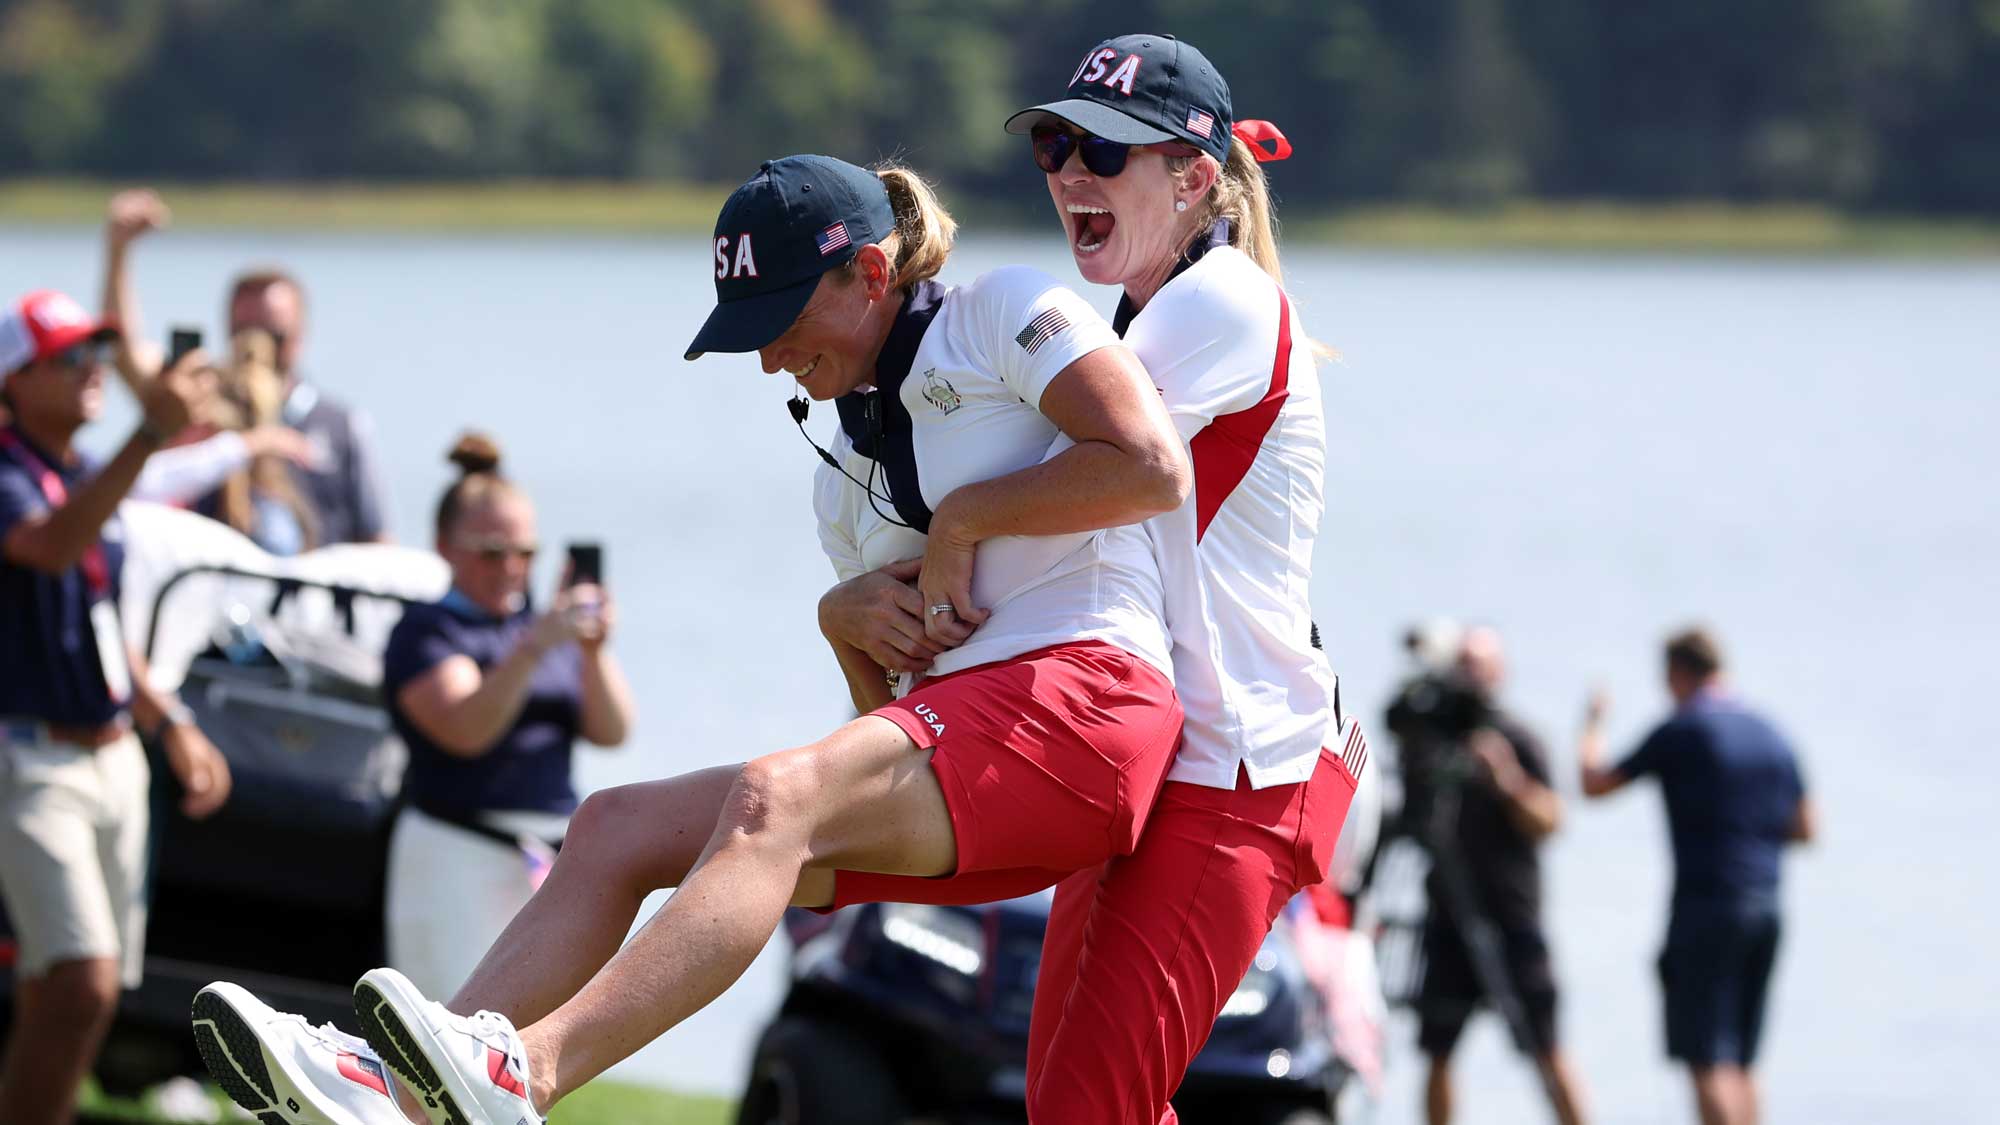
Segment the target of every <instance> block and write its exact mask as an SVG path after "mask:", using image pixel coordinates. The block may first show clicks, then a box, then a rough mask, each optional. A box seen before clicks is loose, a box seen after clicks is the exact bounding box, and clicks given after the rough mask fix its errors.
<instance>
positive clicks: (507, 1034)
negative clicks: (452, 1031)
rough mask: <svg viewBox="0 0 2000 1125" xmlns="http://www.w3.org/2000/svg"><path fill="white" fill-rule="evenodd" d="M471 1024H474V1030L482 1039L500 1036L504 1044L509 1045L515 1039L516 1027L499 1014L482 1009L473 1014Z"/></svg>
mask: <svg viewBox="0 0 2000 1125" xmlns="http://www.w3.org/2000/svg"><path fill="white" fill-rule="evenodd" d="M469 1022H470V1023H471V1024H472V1030H473V1031H474V1032H476V1033H477V1034H479V1035H480V1036H482V1037H484V1036H489V1035H493V1036H498V1037H499V1038H500V1041H501V1042H503V1043H509V1042H510V1041H511V1040H512V1039H513V1038H514V1035H513V1031H514V1025H513V1024H512V1023H509V1022H508V1020H507V1017H506V1016H503V1015H501V1014H500V1013H498V1012H489V1011H487V1010H486V1009H484V1008H482V1009H480V1010H479V1011H477V1012H474V1013H472V1018H471V1020H470V1021H469ZM510 1045H511V1043H510Z"/></svg>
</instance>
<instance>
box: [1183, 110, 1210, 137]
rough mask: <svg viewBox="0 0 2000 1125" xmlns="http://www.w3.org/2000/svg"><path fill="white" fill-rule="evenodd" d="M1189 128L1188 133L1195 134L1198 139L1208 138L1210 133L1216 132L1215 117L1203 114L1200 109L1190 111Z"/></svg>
mask: <svg viewBox="0 0 2000 1125" xmlns="http://www.w3.org/2000/svg"><path fill="white" fill-rule="evenodd" d="M1187 127H1188V132H1190V133H1193V134H1194V135H1195V136H1197V137H1202V138H1206V137H1207V136H1208V135H1209V134H1210V133H1212V132H1214V131H1215V115H1213V114H1209V113H1203V112H1202V111H1201V110H1198V109H1190V110H1188V124H1187Z"/></svg>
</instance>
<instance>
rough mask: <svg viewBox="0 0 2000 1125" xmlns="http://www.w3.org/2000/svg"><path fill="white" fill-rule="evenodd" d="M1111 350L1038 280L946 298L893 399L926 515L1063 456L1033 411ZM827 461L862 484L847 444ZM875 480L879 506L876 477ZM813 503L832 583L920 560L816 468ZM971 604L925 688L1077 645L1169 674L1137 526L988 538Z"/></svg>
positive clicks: (1095, 326) (1071, 303)
mask: <svg viewBox="0 0 2000 1125" xmlns="http://www.w3.org/2000/svg"><path fill="white" fill-rule="evenodd" d="M1118 345H1119V340H1118V335H1117V333H1115V332H1113V331H1112V330H1111V326H1110V325H1109V324H1107V323H1105V321H1104V318H1103V317H1102V316H1100V315H1098V313H1097V311H1096V310H1095V309H1093V308H1091V307H1090V305H1089V304H1087V303H1086V302H1085V301H1084V300H1083V298H1081V297H1079V296H1077V295H1076V294H1075V293H1073V292H1071V291H1070V290H1068V289H1065V288H1064V287H1063V286H1062V285H1061V284H1059V283H1058V282H1057V281H1056V280H1055V279H1054V278H1052V277H1049V276H1048V275H1047V274H1044V273H1042V272H1040V271H1038V270H1032V269H1026V268H1019V267H1010V268H1006V269H999V270H994V271H993V272H991V273H987V274H984V275H982V276H980V277H979V278H978V279H976V280H974V281H972V282H971V283H969V284H967V285H963V286H960V287H958V288H956V289H952V290H949V291H947V293H946V294H945V297H944V300H943V302H942V305H941V307H940V308H939V309H938V312H937V315H936V317H935V319H933V320H932V321H931V324H930V327H929V329H928V330H926V331H925V333H924V336H923V340H922V342H921V343H920V344H919V345H918V347H917V351H916V356H915V359H914V360H913V361H912V363H911V365H910V372H909V375H908V376H907V377H905V378H904V380H903V382H902V386H901V389H900V398H901V400H902V404H903V406H904V407H905V408H906V409H907V410H908V411H909V413H910V419H911V446H912V449H913V451H914V453H915V456H916V463H917V476H918V481H919V483H920V485H921V489H922V492H923V499H924V503H925V505H926V506H928V507H930V508H932V509H933V510H935V509H936V507H937V505H938V504H939V503H940V502H942V501H943V499H944V498H945V497H946V496H947V495H949V494H950V493H951V492H952V491H953V490H955V489H957V488H959V487H961V486H963V485H967V484H971V483H974V482H977V481H983V480H991V479H993V478H994V477H1000V476H1005V475H1006V474H1008V473H1012V472H1015V471H1017V470H1020V469H1024V468H1027V467H1028V466H1030V465H1035V464H1038V463H1040V462H1042V461H1044V460H1047V459H1048V458H1050V457H1052V456H1054V455H1056V454H1057V453H1060V452H1061V451H1062V450H1064V449H1067V448H1068V447H1069V445H1070V444H1071V442H1070V441H1069V440H1068V439H1067V438H1064V437H1063V435H1062V432H1061V431H1060V430H1058V429H1057V428H1056V426H1055V424H1054V423H1053V422H1051V421H1049V419H1048V418H1047V417H1046V416H1044V415H1043V414H1042V413H1041V411H1040V409H1039V406H1040V403H1041V398H1042V392H1043V391H1045V390H1047V389H1048V385H1049V384H1050V383H1051V382H1052V381H1054V379H1055V377H1056V376H1057V375H1059V374H1061V373H1062V371H1063V369H1064V368H1066V367H1068V366H1069V365H1070V364H1071V363H1073V362H1075V361H1076V360H1078V359H1080V358H1082V357H1083V356H1085V355H1088V354H1090V353H1091V352H1094V351H1096V350H1098V349H1099V348H1105V347H1114V346H1118ZM832 452H833V454H834V456H835V457H836V458H837V459H838V460H840V461H841V463H842V465H843V467H845V468H846V469H847V471H848V472H850V473H852V474H854V476H855V477H856V478H858V479H860V480H864V481H865V480H868V479H870V478H869V469H870V467H871V466H870V464H869V459H868V458H866V457H863V456H861V455H860V454H858V453H856V452H855V450H854V446H853V443H852V442H850V441H849V440H848V438H847V435H846V434H845V433H844V432H842V433H840V434H838V435H837V436H836V438H835V441H834V445H833V450H832ZM874 479H875V481H876V482H877V484H876V488H877V490H878V491H881V492H884V493H885V494H886V491H887V490H886V489H885V488H884V487H883V485H882V483H881V482H882V480H883V474H881V473H879V472H878V473H877V474H876V475H875V477H874ZM813 498H814V509H815V512H816V514H817V515H818V517H819V534H820V543H821V545H822V546H823V547H824V548H825V549H826V552H827V557H828V559H830V560H831V561H832V562H833V566H834V572H835V574H837V575H838V576H839V577H840V578H841V580H843V581H845V580H846V579H849V578H852V577H854V576H855V575H857V574H860V573H862V572H864V571H867V570H871V569H874V568H875V567H879V566H882V565H884V564H886V563H889V562H893V561H895V560H897V559H903V558H911V557H914V556H917V555H921V554H922V553H923V547H924V537H923V536H921V535H919V534H918V533H916V532H914V531H911V530H909V529H907V528H902V527H897V526H895V525H894V524H891V523H889V522H888V521H887V520H886V519H884V518H883V516H882V514H881V513H878V512H877V511H876V510H875V509H874V507H873V506H871V505H870V503H869V498H868V496H867V494H866V493H864V492H863V491H862V489H861V487H860V486H859V485H857V484H855V483H854V482H853V481H849V480H848V479H846V478H845V477H843V476H841V475H840V474H839V473H837V472H835V471H834V470H833V469H832V468H831V467H830V466H826V465H821V466H820V469H819V471H818V474H817V476H816V477H815V479H814V489H813ZM879 504H880V507H881V509H882V512H886V513H889V514H891V515H893V514H895V512H894V509H893V508H891V507H890V506H889V505H888V503H887V502H879ZM972 598H973V601H974V602H975V603H977V604H978V606H979V607H980V608H982V609H985V610H987V611H988V612H989V613H990V614H991V616H990V617H988V618H987V620H986V623H985V624H983V625H981V626H979V628H978V629H977V630H975V631H974V632H973V634H972V636H971V638H970V639H968V640H967V641H966V642H965V643H964V644H963V645H960V646H959V647H957V648H955V649H952V650H951V651H949V652H946V653H944V654H943V655H942V656H940V657H938V659H937V660H936V661H935V662H933V664H932V666H931V671H930V674H931V675H944V674H946V673H948V672H955V671H958V670H960V669H963V668H970V667H973V666H975V665H979V664H989V663H992V662H994V661H998V660H1006V659H1009V658H1011V657H1015V656H1019V655H1020V654H1022V653H1024V652H1029V651H1032V650H1034V649H1038V648H1042V647H1045V646H1048V645H1053V644H1061V643H1064V642H1069V641H1079V640H1098V641H1103V642H1105V643H1107V644H1112V645H1116V646H1118V647H1120V648H1123V649H1125V650H1127V651H1128V652H1131V653H1133V654H1134V655H1136V656H1138V657H1140V658H1141V659H1143V660H1145V661H1146V662H1147V663H1149V664H1152V665H1153V666H1154V667H1156V668H1158V669H1159V670H1160V671H1161V672H1163V673H1165V674H1166V675H1168V676H1172V675H1173V657H1172V655H1171V642H1170V641H1169V640H1168V638H1167V630H1166V624H1165V609H1164V605H1163V591H1162V588H1161V582H1160V572H1159V565H1158V563H1157V561H1156V560H1155V558H1154V551H1153V548H1152V541H1151V539H1150V537H1149V536H1148V533H1147V532H1146V531H1145V530H1144V527H1143V525H1138V524H1133V525H1128V526H1126V527H1118V528H1108V529H1105V530H1101V531H1090V532H1079V533H1075V534H1070V535H1052V536H1018V535H1013V536H1000V537H996V538H993V539H988V540H986V541H984V542H982V543H980V544H979V546H978V548H977V553H976V554H975V556H974V558H973V568H972Z"/></svg>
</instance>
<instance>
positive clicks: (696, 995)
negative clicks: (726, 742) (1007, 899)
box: [521, 716, 958, 1110]
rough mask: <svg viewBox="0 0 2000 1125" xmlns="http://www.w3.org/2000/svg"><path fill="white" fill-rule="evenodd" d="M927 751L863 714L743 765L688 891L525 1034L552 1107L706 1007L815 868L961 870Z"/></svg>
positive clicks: (540, 1099)
mask: <svg viewBox="0 0 2000 1125" xmlns="http://www.w3.org/2000/svg"><path fill="white" fill-rule="evenodd" d="M929 761H930V754H929V752H928V751H920V750H918V749H917V748H916V745H915V744H914V743H913V742H912V741H911V740H910V738H909V736H908V735H906V734H904V733H903V731H902V730H901V728H899V727H897V726H896V725H895V724H893V723H890V722H888V721H887V720H884V719H880V718H875V717H872V716H871V717H863V718H861V719H857V720H855V721H853V722H850V723H848V724H847V725H845V726H843V727H842V728H841V729H840V730H838V731H836V732H834V733H833V734H832V735H830V736H828V737H827V738H825V739H822V740H821V741H819V742H817V743H814V744H812V745H811V746H806V747H802V748H800V749H796V750H787V751H782V752H780V753H777V754H772V755H768V756H766V757H763V758H759V759H757V760H756V761H753V762H750V763H749V764H747V765H745V766H744V767H743V770H742V772H741V774H740V775H739V776H738V777H737V779H736V783H735V785H734V786H733V787H732V788H731V790H730V793H729V797H728V800H727V803H726V804H725V806H724V808H723V812H722V816H721V817H720V819H719V822H718V823H717V825H716V828H715V834H714V836H713V837H712V838H711V839H710V840H709V842H708V846H707V848H706V849H705V850H704V851H703V853H702V856H701V858H700V859H699V860H698V861H697V863H696V864H695V867H694V869H693V871H691V872H690V873H689V874H688V876H687V878H686V879H685V880H684V881H683V882H682V883H681V887H680V890H679V891H678V892H677V893H676V894H675V895H674V897H673V898H671V899H669V900H668V902H667V904H666V905H665V906H664V907H662V908H661V909H660V911H659V913H657V914H655V915H654V916H653V918H652V920H651V921H649V922H647V923H646V926H645V928H644V929H642V930H641V931H640V932H639V934H638V936H636V937H635V938H633V939H632V941H631V943H630V944H628V945H627V946H626V947H625V948H624V949H622V950H620V951H619V952H618V954H617V956H615V957H613V958H612V959H611V961H610V963H609V964H607V965H605V967H604V969H603V971H601V972H600V973H598V974H597V976H596V977H594V978H593V979H592V980H591V981H590V983H588V984H586V985H585V986H584V987H583V988H582V990H581V991H579V992H578V993H577V994H576V996H575V997H574V998H572V999H570V1000H569V1001H568V1002H566V1003H564V1004H563V1005H562V1006H561V1007H560V1008H557V1009H556V1010H555V1011H554V1012H552V1013H550V1014H549V1016H548V1017H547V1018H546V1019H544V1020H542V1021H541V1022H539V1023H536V1024H534V1025H533V1026H531V1027H527V1028H524V1029H522V1032H521V1037H522V1041H523V1043H524V1045H525V1046H526V1049H527V1051H528V1057H529V1063H530V1065H529V1072H530V1075H531V1078H532V1080H533V1082H534V1089H533V1090H532V1091H531V1092H530V1096H531V1098H532V1100H533V1102H534V1104H535V1105H537V1106H540V1107H542V1108H543V1109H544V1110H546V1109H547V1108H548V1107H550V1106H553V1105H554V1104H555V1103H556V1102H557V1101H558V1100H560V1099H561V1098H562V1097H563V1096H564V1095H566V1094H568V1093H569V1092H570V1091H573V1090H575V1089H577V1088H578V1087H580V1086H582V1085H583V1084H584V1083H585V1082H588V1081H589V1080H590V1079H592V1078H594V1077H596V1076H597V1075H598V1074H600V1073H602V1072H603V1071H604V1070H605V1068H607V1067H609V1066H611V1065H612V1064H613V1063H616V1062H618V1061H620V1060H622V1059H625V1058H627V1057H629V1056H630V1055H631V1054H632V1053H633V1052H635V1051H637V1050H638V1049H639V1048H640V1047H643V1046H645V1045H646V1044H647V1043H649V1042H651V1041H652V1040H653V1039H655V1038H658V1037H659V1036H660V1035H661V1034H663V1033H665V1032H666V1031H667V1029H669V1028H671V1027H673V1026H674V1025H675V1024H677V1023H679V1022H680V1021H681V1020H683V1019H685V1018H687V1017H688V1016H689V1015H691V1014H693V1013H694V1012H696V1011H699V1010H700V1009H701V1008H702V1007H704V1006H706V1005H707V1004H708V1003H709V1002H710V1001H712V1000H713V999H715V997H717V996H719V995H721V993H722V991H723V990H724V989H726V988H727V987H729V985H730V984H732V983H733V982H734V981H735V980H736V979H737V977H739V976H741V975H742V973H743V970H744V969H745V968H747V967H748V966H749V964H750V962H751V961H752V960H754V959H755V958H756V956H757V953H758V951H760V950H761V949H763V947H764V944H765V943H766V942H767V941H769V940H770V937H771V932H772V931H773V930H774V929H776V928H777V924H778V919H779V917H780V915H782V914H783V912H784V909H785V905H786V903H787V902H789V901H790V900H791V898H792V896H793V894H794V892H795V890H796V889H797V887H798V884H799V880H800V876H801V873H802V871H803V869H804V868H805V867H806V866H807V865H808V864H813V865H816V866H822V867H847V868H854V869H858V870H864V871H880V872H885V873H889V874H903V875H942V874H946V873H948V872H950V871H952V870H953V869H954V868H955V867H956V865H957V859H958V856H957V842H956V838H955V837H954V835H953V832H952V824H951V816H950V813H949V811H948V809H947V808H946V805H945V801H944V793H943V791H942V790H941V789H940V788H939V787H938V781H937V776H936V774H934V773H933V772H932V771H931V769H930V766H929Z"/></svg>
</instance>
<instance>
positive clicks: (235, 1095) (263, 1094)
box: [194, 981, 361, 1125]
mask: <svg viewBox="0 0 2000 1125" xmlns="http://www.w3.org/2000/svg"><path fill="white" fill-rule="evenodd" d="M270 1015H271V1009H270V1007H269V1006H268V1005H266V1004H265V1003H264V1002H263V1001H262V1000H259V999H257V998H256V997H255V996H252V995H251V994H250V993H249V991H248V990H246V989H244V988H241V987H239V986H237V985H233V984H230V983H228V982H227V981H217V982H216V983H214V984H211V985H209V986H208V987H207V988H204V989H202V990H201V991H200V992H197V993H195V997H194V1043H195V1046H196V1047H197V1048H198V1049H200V1051H201V1061H202V1062H203V1063H204V1064H206V1065H207V1067H208V1073H209V1074H210V1075H211V1076H212V1077H214V1079H215V1083H216V1085H218V1086H220V1087H222V1092H223V1093H225V1094H228V1095H229V1098H230V1100H231V1101H233V1102H235V1103H236V1104H237V1105H240V1106H242V1107H243V1108H244V1109H247V1110H249V1111H250V1112H251V1113H252V1114H254V1115H255V1116H256V1118H257V1120H258V1121H259V1122H262V1125H361V1122H360V1121H359V1120H358V1119H357V1118H356V1117H355V1116H354V1115H353V1114H351V1113H348V1112H347V1111H346V1110H344V1109H341V1108H340V1107H338V1106H329V1105H326V1104H325V1103H324V1102H322V1101H320V1100H319V1099H316V1098H309V1097H308V1096H306V1094H305V1091H308V1090H311V1089H312V1088H313V1087H312V1083H310V1082H308V1081H306V1078H305V1076H304V1075H303V1074H300V1073H299V1072H298V1070H297V1069H296V1068H294V1067H293V1066H292V1064H291V1062H290V1061H289V1060H287V1059H286V1058H284V1056H283V1055H282V1054H280V1053H279V1052H276V1051H267V1050H265V1049H264V1043H263V1040H262V1039H260V1038H259V1037H258V1035H257V1030H256V1029H257V1026H258V1025H259V1024H260V1023H261V1022H262V1021H263V1020H265V1019H268V1018H269V1016H270Z"/></svg>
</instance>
